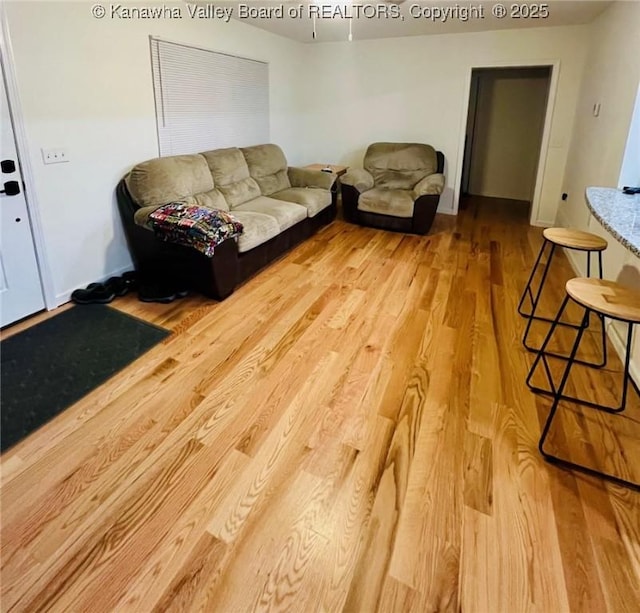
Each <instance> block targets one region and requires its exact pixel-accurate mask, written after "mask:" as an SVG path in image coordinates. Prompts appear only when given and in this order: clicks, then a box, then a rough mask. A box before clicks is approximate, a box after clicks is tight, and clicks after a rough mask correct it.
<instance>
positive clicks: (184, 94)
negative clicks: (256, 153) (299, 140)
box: [151, 38, 269, 156]
mask: <svg viewBox="0 0 640 613" xmlns="http://www.w3.org/2000/svg"><path fill="white" fill-rule="evenodd" d="M151 67H152V72H153V88H154V95H155V103H156V120H157V124H158V145H159V150H160V156H167V155H180V154H185V153H196V152H199V151H208V150H210V149H218V148H222V147H245V146H249V145H257V144H261V143H267V142H269V66H268V64H266V63H265V62H259V61H256V60H248V59H245V58H241V57H236V56H233V55H226V54H224V53H216V52H213V51H208V50H206V49H199V48H197V47H190V46H188V45H182V44H178V43H172V42H168V41H163V40H160V39H157V38H151Z"/></svg>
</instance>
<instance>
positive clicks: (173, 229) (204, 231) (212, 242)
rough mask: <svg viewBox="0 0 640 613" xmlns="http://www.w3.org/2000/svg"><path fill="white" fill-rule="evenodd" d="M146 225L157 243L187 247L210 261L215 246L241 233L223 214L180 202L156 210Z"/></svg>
mask: <svg viewBox="0 0 640 613" xmlns="http://www.w3.org/2000/svg"><path fill="white" fill-rule="evenodd" d="M148 223H149V226H150V227H151V229H152V230H153V233H154V234H155V235H156V236H157V237H158V238H159V239H160V240H163V241H166V242H169V243H176V244H178V245H184V246H186V247H191V248H193V249H196V250H197V251H200V252H201V253H204V254H205V255H206V256H207V257H213V254H214V251H215V248H216V247H217V246H218V245H220V244H221V243H223V242H224V241H226V240H227V239H229V238H234V237H236V236H238V235H239V234H240V233H241V232H242V224H241V223H240V222H239V221H238V220H237V219H235V218H234V217H233V216H232V215H231V214H230V213H228V212H227V211H221V210H218V209H210V208H208V207H203V206H197V205H186V204H183V203H181V202H173V203H170V204H164V205H162V206H160V207H158V208H157V209H155V210H154V211H153V213H151V214H150V215H149V219H148Z"/></svg>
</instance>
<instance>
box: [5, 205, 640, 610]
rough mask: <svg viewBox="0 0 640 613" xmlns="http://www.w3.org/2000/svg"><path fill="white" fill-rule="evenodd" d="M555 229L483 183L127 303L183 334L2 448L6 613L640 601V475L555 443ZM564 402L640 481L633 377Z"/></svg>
mask: <svg viewBox="0 0 640 613" xmlns="http://www.w3.org/2000/svg"><path fill="white" fill-rule="evenodd" d="M540 242H541V231H540V229H537V228H531V227H529V226H528V223H527V211H526V210H525V209H523V208H522V207H518V206H515V205H514V203H513V202H509V201H497V200H490V199H482V198H474V199H470V200H469V201H468V202H467V203H466V206H465V208H464V209H463V210H462V212H461V214H460V215H459V216H458V218H453V217H446V216H438V217H437V219H436V223H435V225H434V228H433V230H432V232H431V233H430V234H429V235H428V236H425V237H418V236H409V235H403V234H396V233H388V232H383V231H378V230H374V229H368V228H360V227H357V226H354V225H350V224H347V223H344V222H342V221H336V222H334V223H333V224H332V225H331V226H329V227H327V228H325V229H324V230H323V231H322V232H320V233H319V234H317V235H316V236H314V237H313V238H312V239H310V240H308V241H307V242H306V243H304V244H302V245H300V246H299V247H298V248H296V249H295V250H293V251H292V252H290V253H289V254H288V255H286V256H285V257H284V258H282V259H281V260H279V261H278V262H276V263H274V264H272V265H271V266H269V267H268V268H267V269H266V270H264V271H263V272H261V273H260V274H259V275H257V276H256V277H254V278H253V279H252V280H251V281H249V282H248V283H247V284H245V285H244V286H243V287H241V288H239V289H238V290H237V291H236V292H235V293H234V294H233V295H232V296H231V297H230V298H228V299H227V300H225V301H224V302H223V303H216V302H213V301H209V300H206V299H204V298H201V297H197V296H191V297H188V298H185V299H183V300H179V301H176V302H174V303H171V304H168V305H159V304H145V303H141V302H138V301H137V300H136V298H135V296H127V297H125V298H123V299H119V300H117V301H115V302H114V303H113V306H114V307H116V308H119V309H122V310H123V311H126V312H128V313H131V314H133V315H136V316H138V317H141V318H143V319H146V320H148V321H151V322H154V323H157V324H160V325H163V326H166V327H168V328H171V329H172V330H173V331H174V334H173V335H172V336H171V337H169V338H168V339H166V340H165V341H164V342H163V343H162V344H161V345H158V346H157V347H155V348H154V349H153V350H151V351H150V352H149V353H147V354H146V355H145V356H143V357H142V358H141V359H139V360H138V361H136V362H135V363H133V364H132V365H130V366H129V367H128V368H127V369H126V370H124V371H122V372H121V373H119V374H118V375H116V376H115V377H113V378H112V379H111V380H110V381H109V382H107V383H106V384H104V385H103V386H101V387H100V388H99V389H97V390H95V391H94V392H93V393H91V394H90V395H88V396H87V397H85V398H84V399H82V400H81V401H80V402H78V403H77V404H76V405H74V406H73V407H71V408H70V409H69V410H67V411H66V412H65V413H64V414H63V415H60V416H59V417H58V418H56V419H55V420H54V421H52V422H51V423H49V424H48V425H46V426H45V427H43V428H42V429H41V430H39V431H38V432H36V433H34V434H33V435H32V436H31V437H30V438H28V439H27V440H25V441H23V442H22V443H21V444H19V445H17V446H16V447H14V448H13V449H12V450H10V451H9V452H8V453H6V454H5V455H4V456H3V457H2V543H1V544H2V550H1V556H2V557H1V564H2V567H1V570H2V574H1V582H2V586H1V589H2V591H1V602H0V605H1V609H2V611H4V612H8V611H28V612H33V611H65V612H66V611H91V612H93V613H95V612H100V611H135V612H138V611H208V612H209V611H210V612H213V611H215V612H222V613H236V612H245V611H293V612H301V613H308V612H315V611H327V612H333V611H336V612H337V611H350V612H351V611H353V612H355V611H359V612H363V613H372V612H375V611H379V612H403V613H404V612H416V613H424V612H435V611H464V612H477V613H500V612H505V613H518V612H521V611H522V612H525V611H535V612H540V613H547V612H548V613H557V612H561V611H575V612H580V613H582V612H591V611H592V612H594V613H595V612H597V613H601V612H604V611H610V612H626V611H629V612H635V611H638V610H640V494H637V493H634V492H632V491H629V490H625V489H622V488H620V487H616V486H611V485H605V484H604V483H603V482H601V481H599V480H597V479H593V478H588V477H585V476H582V475H579V474H577V473H572V472H568V471H566V470H563V469H560V468H557V467H554V466H551V465H549V464H547V463H545V462H544V461H543V459H542V458H541V457H540V455H539V454H538V451H537V448H536V445H537V440H538V437H539V433H540V428H541V424H542V423H543V421H544V419H545V417H546V415H547V412H548V409H549V406H550V402H549V400H548V399H546V398H544V397H539V396H536V395H534V394H532V393H531V392H530V391H529V390H528V388H527V387H526V385H525V377H526V374H527V372H528V368H529V366H530V364H531V363H532V355H531V354H529V353H527V352H526V351H525V350H524V349H523V348H522V346H521V344H520V337H521V334H522V331H523V328H524V321H523V320H522V319H521V318H520V317H519V316H518V315H517V313H516V306H517V302H518V299H519V295H520V292H521V291H522V288H523V286H524V283H525V282H526V279H527V276H528V272H529V270H530V267H531V265H532V263H533V260H534V257H535V254H536V253H537V250H538V248H539V245H540ZM571 276H572V273H571V270H570V268H569V265H568V263H567V262H566V260H564V258H563V257H561V258H560V259H559V260H558V262H557V266H556V267H555V268H554V271H553V274H552V276H551V279H550V286H549V290H548V295H547V296H545V300H546V304H547V305H548V312H549V313H552V312H553V311H554V310H555V308H556V305H557V304H559V301H560V300H561V297H562V295H563V291H564V290H563V287H564V281H565V280H566V279H568V278H570V277H571ZM27 325H28V324H27ZM542 333H543V329H542V328H539V329H534V333H533V336H532V340H533V341H536V340H538V341H539V340H540V335H541V334H542ZM593 336H594V338H595V336H596V335H593ZM569 340H570V337H565V338H560V343H564V345H565V346H566V343H567V342H568V341H569ZM586 351H587V352H588V353H593V354H595V352H596V345H595V343H593V342H592V343H591V345H588V346H587V347H586ZM619 370H620V364H619V362H618V361H616V360H615V359H613V360H612V361H611V364H610V365H609V366H607V368H606V369H604V370H603V371H601V372H590V371H588V370H587V369H581V370H580V371H578V372H576V375H575V377H574V378H572V386H573V389H574V390H575V389H580V390H581V391H582V392H586V393H588V394H589V395H591V396H592V397H594V398H597V399H602V400H606V399H607V398H608V397H610V396H611V395H612V394H613V392H614V391H615V389H616V387H615V381H616V379H615V377H616V373H617V372H619ZM560 415H561V419H559V421H558V425H557V427H554V429H553V432H552V436H551V438H550V445H552V446H553V448H554V449H556V450H557V451H558V452H559V453H561V454H565V455H566V456H567V457H570V458H573V459H578V460H583V461H587V462H591V463H592V464H593V465H595V466H601V467H603V468H608V469H611V470H616V471H618V473H619V474H621V475H623V476H628V477H632V478H635V479H636V480H638V479H640V462H639V461H638V460H639V459H640V402H639V401H638V399H637V398H635V396H634V395H633V394H632V397H631V402H630V406H629V408H628V410H627V411H626V412H625V414H624V415H620V416H609V415H604V414H601V413H598V412H596V411H592V410H589V409H585V410H580V409H578V408H576V407H575V406H572V405H566V407H564V408H563V409H562V411H561V413H560ZM622 448H623V449H624V452H621V451H620V450H621V449H622Z"/></svg>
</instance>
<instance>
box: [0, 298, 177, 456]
mask: <svg viewBox="0 0 640 613" xmlns="http://www.w3.org/2000/svg"><path fill="white" fill-rule="evenodd" d="M169 334H170V332H169V331H167V330H164V329H162V328H158V327H156V326H153V325H151V324H148V323H145V322H143V321H141V320H139V319H135V318H134V317H130V316H129V315H125V314H124V313H121V312H120V311H117V310H115V309H112V308H110V307H107V306H104V305H98V304H92V305H84V306H76V307H73V308H71V309H69V310H68V311H64V312H63V313H61V314H60V315H56V316H55V317H52V318H51V319H47V320H46V321H43V322H42V323H40V324H38V325H36V326H33V327H31V328H28V329H27V330H25V331H24V332H20V333H19V334H16V335H15V336H12V337H10V338H8V339H7V340H5V341H2V343H0V360H1V372H0V374H1V376H2V383H1V386H2V387H1V389H0V410H1V413H2V415H1V425H2V430H0V443H1V445H0V447H1V449H2V451H5V450H6V449H8V448H9V447H11V446H12V445H14V444H15V443H17V442H18V441H20V440H22V439H23V438H24V437H26V436H27V435H29V434H30V433H31V432H33V431H34V430H36V429H37V428H39V427H40V426H42V425H43V424H45V423H46V422H47V421H49V420H50V419H51V418H53V417H55V416H56V415H58V413H60V412H62V411H63V410H64V409H65V408H67V407H69V406H71V405H72V404H73V403H74V402H76V401H77V400H80V398H82V397H83V396H85V395H86V394H88V393H89V392H90V391H91V390H93V389H95V388H96V387H98V386H99V385H100V384H102V383H104V382H105V381H106V380H107V379H109V377H111V376H112V375H113V374H115V373H116V372H118V371H119V370H121V369H122V368H124V367H125V366H127V365H128V364H130V363H131V362H133V361H134V360H135V359H136V358H138V357H139V356H141V355H142V354H143V353H145V352H146V351H148V350H149V349H151V347H153V346H154V345H156V344H157V343H159V342H160V341H161V340H162V339H164V338H166V337H167V336H168V335H169Z"/></svg>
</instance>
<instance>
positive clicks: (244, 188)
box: [202, 147, 260, 209]
mask: <svg viewBox="0 0 640 613" xmlns="http://www.w3.org/2000/svg"><path fill="white" fill-rule="evenodd" d="M202 156H203V157H204V159H205V160H206V163H207V165H208V167H209V171H210V173H211V176H212V178H213V182H214V183H215V186H216V188H217V189H218V190H220V192H221V193H222V195H223V196H224V198H225V200H226V201H227V203H228V204H229V207H230V208H231V209H233V208H234V207H235V206H237V205H239V204H242V203H243V202H247V201H248V200H252V199H253V198H256V197H257V196H260V187H259V186H258V184H257V183H256V182H255V181H254V180H253V179H252V178H251V177H250V176H249V168H248V166H247V163H246V162H245V159H244V156H243V155H242V151H240V149H237V148H236V147H231V148H229V149H216V150H214V151H205V152H204V153H203V154H202ZM203 191H204V190H203Z"/></svg>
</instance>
